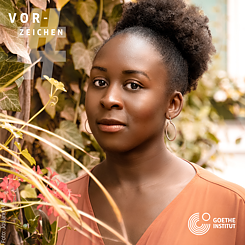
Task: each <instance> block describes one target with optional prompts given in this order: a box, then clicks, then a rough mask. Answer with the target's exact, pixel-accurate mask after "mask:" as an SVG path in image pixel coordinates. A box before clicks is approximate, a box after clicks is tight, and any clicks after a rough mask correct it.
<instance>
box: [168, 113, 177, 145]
mask: <svg viewBox="0 0 245 245" xmlns="http://www.w3.org/2000/svg"><path fill="white" fill-rule="evenodd" d="M169 124H172V125H173V127H174V137H173V139H170V138H169V136H168V126H169ZM165 134H166V137H167V139H168V140H169V141H174V140H175V138H176V136H177V131H176V127H175V125H174V123H173V122H172V120H171V117H169V122H168V123H167V126H166V129H165Z"/></svg>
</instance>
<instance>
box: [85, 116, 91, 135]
mask: <svg viewBox="0 0 245 245" xmlns="http://www.w3.org/2000/svg"><path fill="white" fill-rule="evenodd" d="M87 123H88V119H86V121H85V130H86V131H87V133H88V134H92V132H89V131H88V129H87V127H86V124H87Z"/></svg>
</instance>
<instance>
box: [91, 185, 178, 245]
mask: <svg viewBox="0 0 245 245" xmlns="http://www.w3.org/2000/svg"><path fill="white" fill-rule="evenodd" d="M180 191H181V188H171V189H170V188H167V189H166V188H165V189H163V188H162V189H154V188H153V189H152V190H149V191H144V192H143V193H137V192H128V193H120V192H115V193H111V194H112V196H113V198H114V200H115V202H116V204H117V205H118V207H119V209H120V211H121V213H122V217H123V220H124V224H125V228H126V231H127V235H128V239H129V241H130V242H131V243H132V244H136V243H137V242H138V241H139V240H140V238H141V237H142V236H143V234H144V233H145V232H146V231H147V229H148V228H149V227H150V226H151V225H153V224H154V221H155V220H156V218H157V217H158V216H159V215H160V214H161V213H162V212H163V210H164V209H165V208H166V207H167V206H168V205H170V203H171V202H172V201H173V199H174V198H175V197H176V196H177V195H178V194H179V192H180ZM90 201H91V204H92V208H93V211H94V215H95V217H96V218H98V219H100V220H102V221H103V222H105V223H106V224H108V225H109V226H111V227H112V228H113V229H115V230H117V231H118V232H119V233H121V227H120V225H119V222H118V220H117V218H116V215H115V214H114V212H113V210H112V208H111V207H110V205H109V203H108V201H107V200H106V199H105V197H104V196H103V194H102V195H100V194H98V193H97V194H96V195H90ZM99 230H100V233H101V235H102V236H103V237H110V238H112V239H117V238H116V237H115V236H113V235H111V233H110V232H108V230H106V229H105V228H103V227H101V226H99ZM104 243H105V245H114V244H115V241H110V240H109V239H104ZM119 244H120V243H119Z"/></svg>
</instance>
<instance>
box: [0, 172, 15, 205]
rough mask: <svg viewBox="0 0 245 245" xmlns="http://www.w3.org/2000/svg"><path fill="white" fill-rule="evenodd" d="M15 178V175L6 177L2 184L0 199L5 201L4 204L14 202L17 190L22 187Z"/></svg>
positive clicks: (0, 185)
mask: <svg viewBox="0 0 245 245" xmlns="http://www.w3.org/2000/svg"><path fill="white" fill-rule="evenodd" d="M14 177H15V176H14V175H13V174H10V175H8V177H6V176H5V177H4V178H3V181H2V183H1V184H0V187H1V189H0V198H2V199H3V202H4V203H6V202H7V201H8V200H9V201H11V202H13V200H14V198H15V197H16V194H15V190H16V189H17V188H18V187H19V186H20V183H19V181H18V180H16V179H14Z"/></svg>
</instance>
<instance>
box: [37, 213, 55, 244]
mask: <svg viewBox="0 0 245 245" xmlns="http://www.w3.org/2000/svg"><path fill="white" fill-rule="evenodd" d="M39 213H40V215H41V218H42V230H43V235H44V238H45V239H46V241H47V242H48V243H49V242H50V240H51V239H52V233H51V230H52V228H51V225H50V222H49V219H48V216H47V215H46V214H45V213H44V212H43V211H42V210H39Z"/></svg>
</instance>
